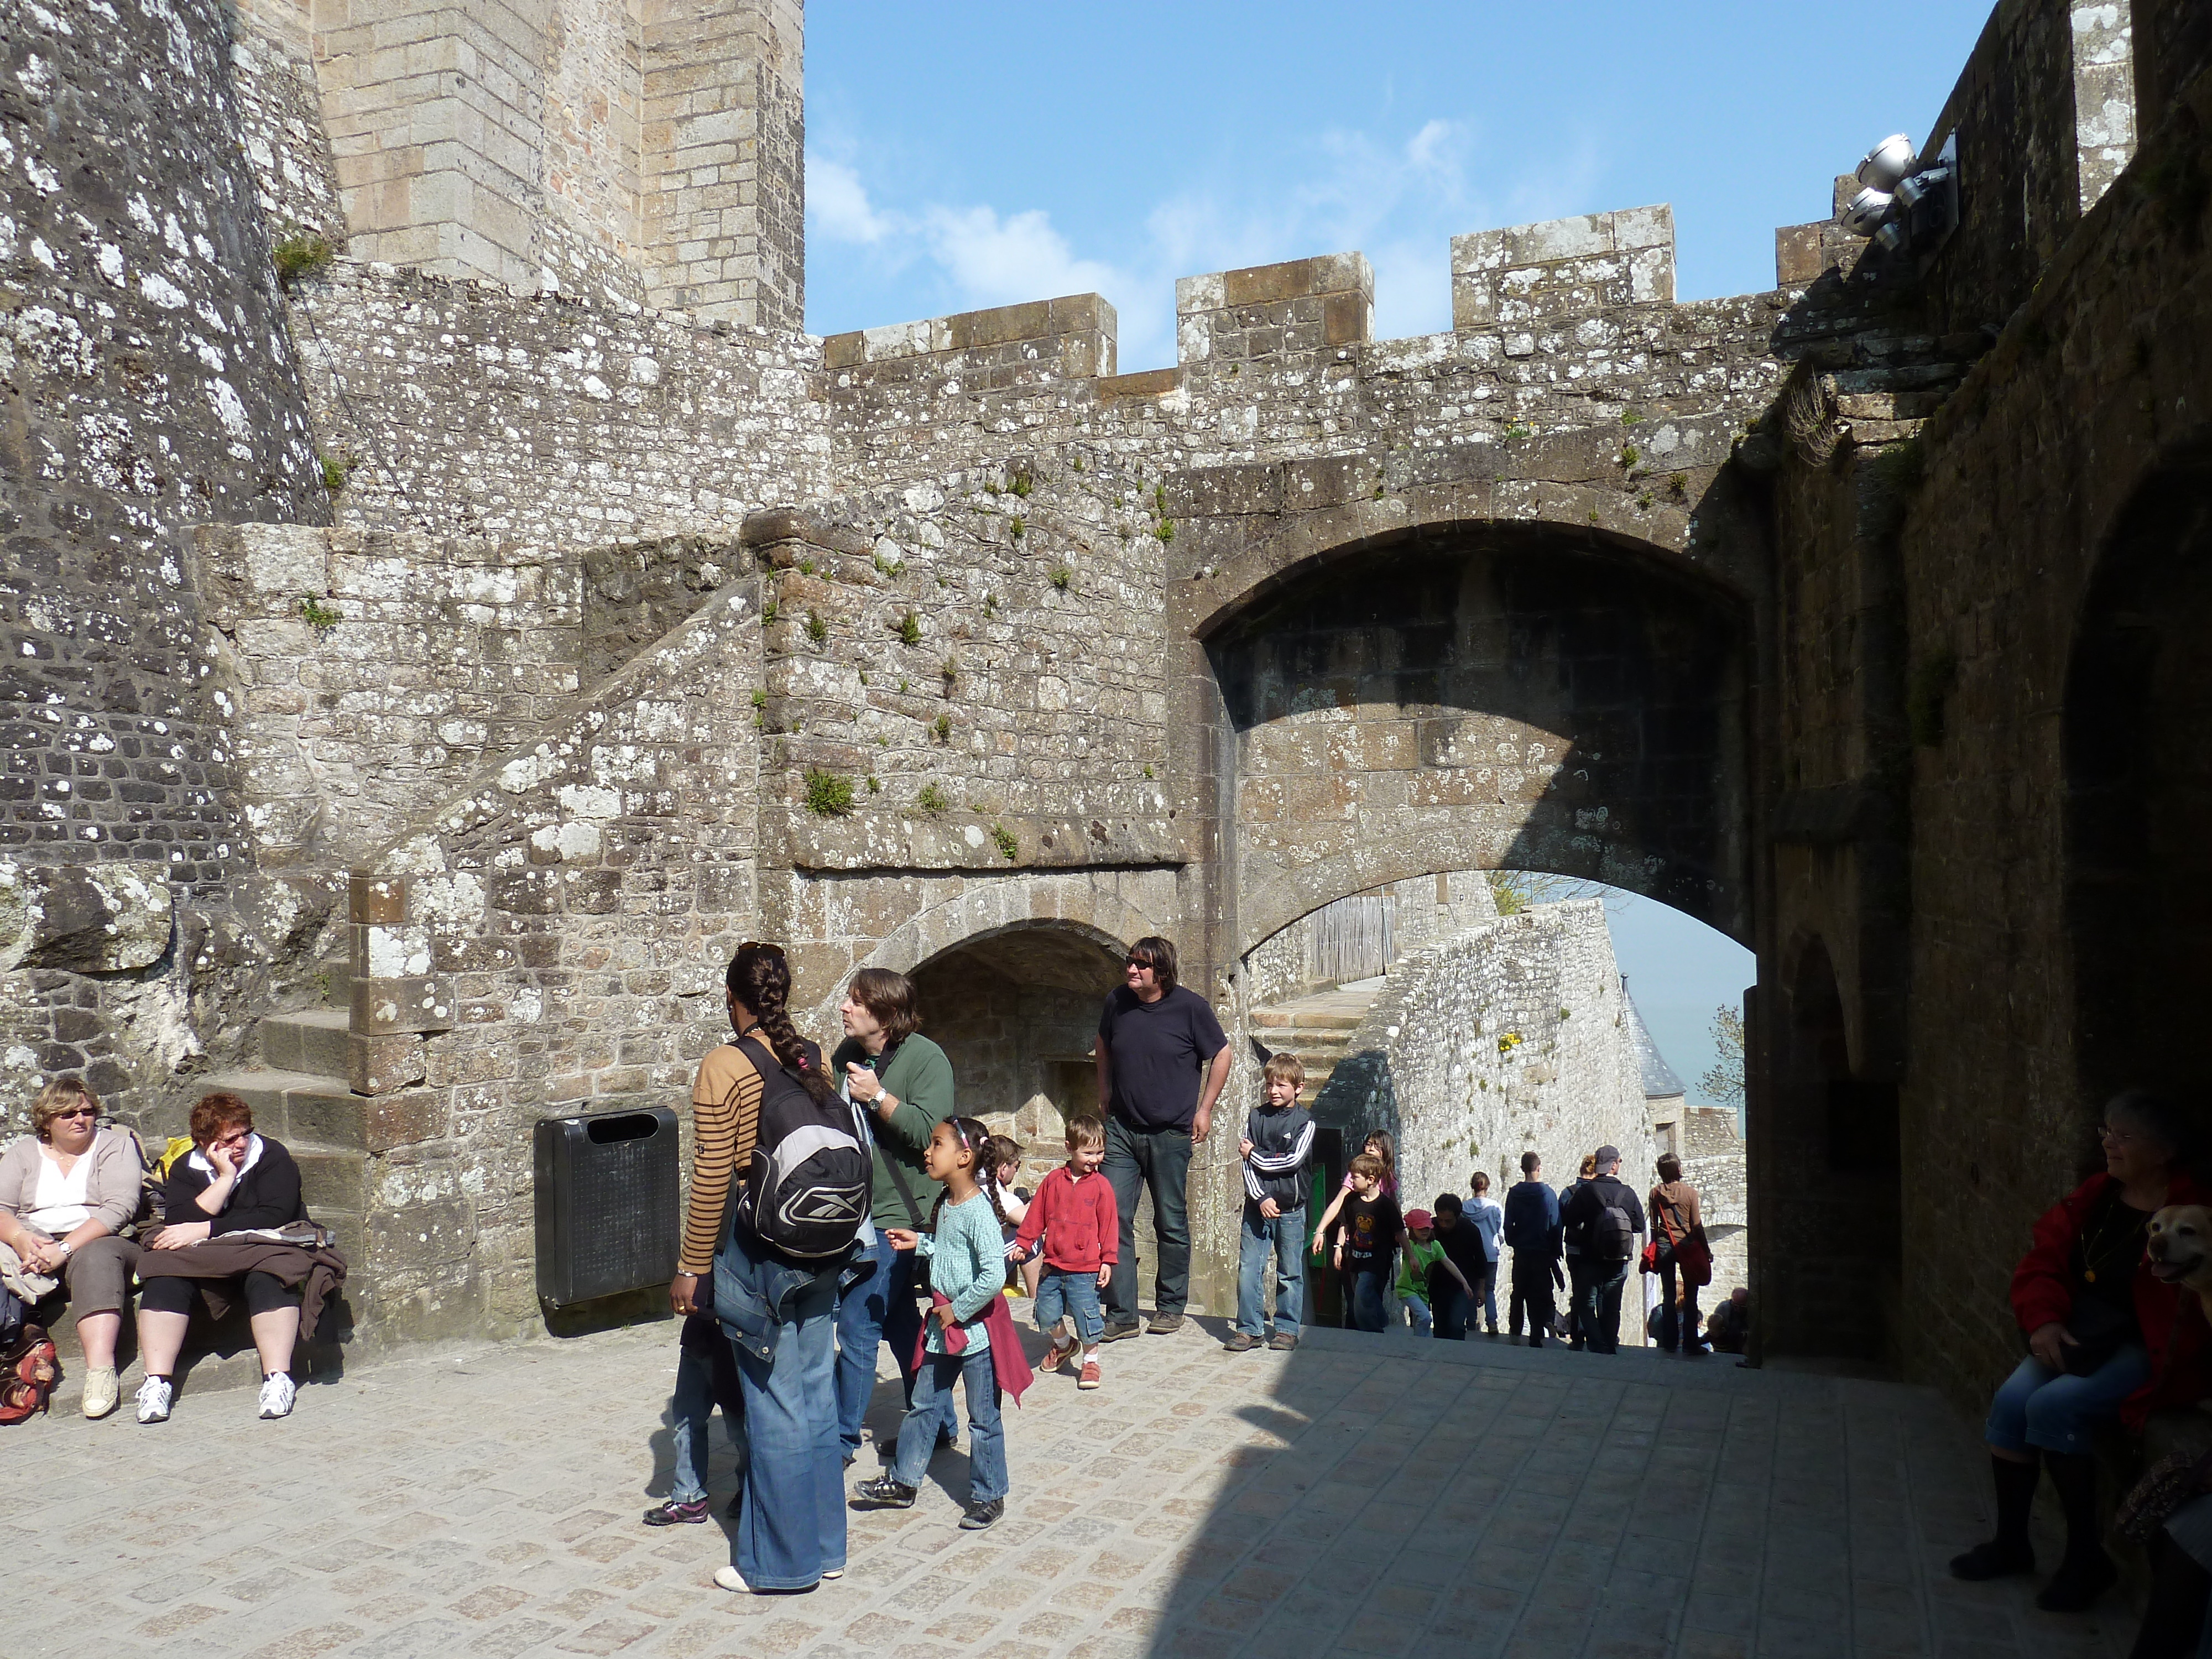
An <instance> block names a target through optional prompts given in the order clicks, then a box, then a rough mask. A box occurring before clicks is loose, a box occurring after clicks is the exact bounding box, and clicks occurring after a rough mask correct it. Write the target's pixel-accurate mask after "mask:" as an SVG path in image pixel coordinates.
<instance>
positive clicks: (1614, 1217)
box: [1583, 1181, 1636, 1261]
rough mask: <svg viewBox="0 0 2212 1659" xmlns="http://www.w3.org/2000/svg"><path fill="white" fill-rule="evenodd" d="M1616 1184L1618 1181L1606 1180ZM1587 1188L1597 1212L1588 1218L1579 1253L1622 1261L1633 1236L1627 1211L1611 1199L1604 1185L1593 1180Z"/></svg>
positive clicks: (1605, 1259)
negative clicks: (1594, 1200)
mask: <svg viewBox="0 0 2212 1659" xmlns="http://www.w3.org/2000/svg"><path fill="white" fill-rule="evenodd" d="M1609 1184H1611V1185H1613V1186H1616V1187H1617V1186H1619V1185H1620V1182H1611V1183H1609ZM1589 1191H1590V1194H1591V1195H1592V1196H1594V1197H1595V1199H1596V1200H1598V1203H1599V1205H1600V1206H1601V1207H1600V1209H1599V1210H1598V1212H1597V1213H1596V1214H1595V1215H1594V1216H1592V1217H1591V1218H1589V1228H1588V1231H1585V1232H1584V1234H1583V1255H1586V1256H1589V1258H1590V1259H1591V1260H1592V1261H1627V1260H1628V1257H1629V1254H1630V1249H1629V1247H1630V1243H1631V1241H1632V1240H1633V1239H1634V1238H1635V1237H1636V1228H1635V1226H1634V1225H1632V1223H1631V1222H1630V1221H1629V1218H1628V1212H1627V1211H1626V1209H1624V1208H1622V1207H1621V1206H1620V1205H1618V1204H1615V1203H1614V1202H1613V1200H1612V1198H1611V1196H1610V1195H1609V1194H1607V1192H1606V1191H1605V1188H1602V1187H1601V1186H1599V1185H1598V1184H1597V1182H1595V1181H1593V1182H1591V1183H1590V1185H1589Z"/></svg>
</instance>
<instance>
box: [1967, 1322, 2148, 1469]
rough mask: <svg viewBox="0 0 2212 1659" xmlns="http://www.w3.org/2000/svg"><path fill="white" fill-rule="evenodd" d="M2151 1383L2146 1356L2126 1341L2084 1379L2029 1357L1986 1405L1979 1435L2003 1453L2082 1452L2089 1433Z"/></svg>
mask: <svg viewBox="0 0 2212 1659" xmlns="http://www.w3.org/2000/svg"><path fill="white" fill-rule="evenodd" d="M2149 1381H2150V1355H2149V1354H2148V1353H2146V1352H2144V1351H2143V1349H2142V1345H2141V1344H2139V1343H2135V1342H2130V1343H2129V1344H2128V1345H2127V1346H2124V1347H2123V1348H2122V1349H2121V1350H2120V1351H2119V1352H2118V1353H2116V1354H2114V1355H2113V1356H2112V1358H2110V1359H2107V1360H2106V1362H2105V1363H2104V1364H2101V1365H2100V1366H2099V1367H2098V1368H2097V1369H2096V1370H2093V1371H2092V1372H2090V1373H2089V1375H2088V1376H2069V1375H2068V1374H2067V1373H2066V1372H2064V1371H2054V1370H2051V1367H2050V1366H2048V1365H2046V1364H2044V1363H2043V1362H2042V1361H2041V1360H2040V1359H2038V1358H2036V1357H2035V1356H2034V1355H2033V1354H2030V1355H2028V1357H2027V1358H2025V1359H2023V1360H2021V1362H2020V1364H2019V1365H2018V1366H2017V1367H2016V1368H2015V1370H2014V1371H2013V1374H2012V1375H2011V1376H2008V1377H2007V1378H2006V1379H2005V1381H2004V1386H2003V1387H2002V1388H2000V1389H1998V1390H1997V1394H1996V1399H1994V1400H1992V1401H1990V1420H1989V1422H1988V1424H1987V1425H1984V1428H1983V1430H1982V1437H1983V1438H1984V1440H1986V1441H1988V1442H1989V1443H1990V1444H1991V1445H1992V1446H1996V1447H2000V1448H2002V1449H2004V1450H2006V1451H2026V1450H2027V1449H2028V1448H2029V1447H2031V1446H2035V1447H2039V1448H2040V1449H2043V1450H2045V1451H2054V1452H2060V1453H2067V1454H2070V1453H2074V1452H2085V1451H2087V1450H2088V1449H2089V1434H2090V1431H2092V1430H2093V1429H2094V1428H2095V1427H2096V1426H2097V1425H2098V1424H2100V1423H2109V1422H2111V1421H2112V1419H2114V1418H2116V1417H2118V1415H2119V1413H2120V1401H2123V1400H2125V1399H2126V1398H2127V1397H2128V1396H2129V1395H2131V1394H2133V1393H2134V1392H2135V1391H2136V1389H2140V1388H2141V1387H2142V1385H2143V1384H2144V1383H2148V1382H2149Z"/></svg>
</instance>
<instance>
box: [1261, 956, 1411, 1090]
mask: <svg viewBox="0 0 2212 1659" xmlns="http://www.w3.org/2000/svg"><path fill="white" fill-rule="evenodd" d="M1382 988H1383V981H1382V980H1380V979H1367V980H1359V981H1355V982H1354V983H1352V984H1350V985H1341V986H1339V987H1337V988H1336V989H1335V990H1334V991H1319V992H1316V993H1315V994H1313V995H1311V996H1304V997H1292V998H1291V999H1289V1000H1286V1001H1283V1002H1274V1003H1268V1004H1267V1005H1265V1006H1261V1007H1258V1008H1255V1009H1254V1010H1252V1012H1251V1015H1250V1017H1249V1018H1250V1023H1251V1026H1252V1035H1253V1036H1255V1038H1256V1039H1258V1041H1259V1043H1260V1046H1261V1047H1262V1048H1265V1049H1267V1052H1268V1053H1269V1054H1296V1055H1297V1057H1298V1060H1299V1061H1300V1063H1301V1064H1303V1065H1304V1066H1305V1068H1306V1086H1305V1098H1306V1099H1307V1100H1309V1101H1310V1100H1312V1099H1314V1098H1315V1097H1316V1096H1318V1095H1319V1094H1320V1093H1321V1091H1322V1086H1323V1085H1326V1084H1327V1083H1328V1079H1329V1078H1330V1077H1331V1075H1333V1074H1334V1072H1335V1070H1336V1068H1337V1066H1338V1064H1339V1063H1340V1061H1342V1060H1343V1059H1344V1057H1345V1056H1346V1054H1349V1053H1350V1052H1351V1049H1352V1035H1353V1033H1354V1032H1356V1031H1357V1030H1358V1029H1359V1023H1360V1022H1361V1021H1362V1020H1364V1019H1365V1018H1367V1011H1368V1009H1369V1008H1370V1007H1371V1006H1373V1005H1374V1001H1375V998H1376V994H1377V993H1378V992H1380V991H1381V990H1382Z"/></svg>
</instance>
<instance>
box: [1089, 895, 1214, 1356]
mask: <svg viewBox="0 0 2212 1659" xmlns="http://www.w3.org/2000/svg"><path fill="white" fill-rule="evenodd" d="M1123 981H1124V982H1123V983H1122V984H1121V986H1120V987H1117V988H1116V989H1115V991H1114V992H1113V994H1111V995H1109V997H1108V998H1107V999H1106V1006H1105V1009H1104V1011H1103V1012H1101V1013H1100V1015H1099V1016H1098V1042H1097V1048H1095V1049H1094V1051H1093V1053H1094V1056H1095V1058H1096V1060H1097V1066H1098V1109H1099V1110H1100V1112H1101V1113H1103V1115H1104V1116H1105V1119H1106V1165H1105V1171H1106V1180H1107V1182H1108V1184H1109V1185H1110V1186H1111V1187H1112V1188H1114V1201H1115V1204H1116V1206H1119V1208H1120V1210H1121V1254H1120V1258H1119V1260H1117V1261H1115V1263H1114V1275H1113V1279H1112V1280H1111V1281H1110V1282H1109V1284H1108V1285H1107V1287H1106V1334H1105V1337H1104V1339H1103V1340H1106V1341H1108V1342H1115V1341H1119V1340H1121V1338H1123V1337H1125V1336H1134V1335H1135V1334H1137V1194H1138V1192H1139V1189H1140V1188H1148V1189H1149V1190H1150V1191H1151V1193H1152V1231H1153V1233H1154V1235H1155V1236H1156V1237H1158V1240H1159V1251H1160V1259H1159V1262H1158V1267H1157V1269H1156V1271H1155V1273H1154V1278H1153V1287H1152V1327H1151V1328H1152V1334H1153V1335H1155V1336H1164V1335H1166V1334H1168V1333H1169V1332H1170V1331H1173V1330H1175V1329H1176V1328H1178V1327H1180V1326H1181V1325H1182V1310H1183V1307H1184V1304H1186V1303H1187V1302H1188V1300H1189V1298H1190V1212H1189V1204H1188V1194H1187V1193H1186V1191H1185V1188H1186V1186H1187V1184H1188V1181H1189V1178H1190V1155H1191V1148H1192V1147H1193V1146H1195V1145H1197V1143H1199V1142H1200V1141H1202V1140H1204V1139H1206V1129H1207V1128H1208V1127H1209V1126H1210V1125H1211V1123H1212V1117H1213V1105H1214V1103H1215V1102H1216V1101H1218V1099H1220V1098H1221V1086H1222V1085H1224V1084H1225V1083H1226V1082H1228V1080H1229V1039H1228V1037H1227V1036H1225V1035H1223V1033H1222V1030H1221V1022H1220V1021H1219V1020H1218V1019H1216V1018H1214V1017H1213V1010H1212V1008H1211V1007H1209V1006H1207V1005H1206V999H1205V998H1204V997H1202V996H1200V995H1199V994H1197V993H1196V992H1195V991H1190V990H1186V989H1185V988H1184V987H1182V986H1180V985H1178V984H1176V948H1175V946H1174V945H1171V944H1170V943H1169V942H1168V941H1167V940H1166V939H1158V938H1152V939H1139V940H1138V941H1137V942H1136V943H1135V944H1134V945H1131V946H1130V947H1129V956H1128V960H1127V963H1125V964H1124V968H1123Z"/></svg>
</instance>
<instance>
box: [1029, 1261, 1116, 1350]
mask: <svg viewBox="0 0 2212 1659" xmlns="http://www.w3.org/2000/svg"><path fill="white" fill-rule="evenodd" d="M1063 1314H1064V1315H1066V1316H1067V1317H1068V1318H1070V1319H1072V1320H1073V1321H1074V1322H1075V1335H1076V1339H1077V1340H1079V1341H1080V1342H1081V1343H1082V1344H1083V1346H1085V1348H1095V1347H1097V1346H1098V1339H1099V1338H1100V1337H1102V1336H1103V1335H1104V1334H1106V1316H1104V1315H1103V1314H1102V1313H1100V1312H1099V1311H1098V1275H1097V1273H1096V1272H1091V1273H1082V1272H1079V1271H1076V1270H1073V1269H1070V1268H1064V1267H1047V1268H1046V1269H1045V1270H1044V1272H1043V1273H1042V1274H1040V1275H1039V1276H1038V1279H1037V1293H1036V1325H1037V1328H1038V1329H1039V1330H1041V1331H1042V1332H1043V1333H1044V1334H1046V1335H1047V1336H1053V1335H1056V1334H1058V1332H1059V1330H1060V1316H1062V1315H1063Z"/></svg>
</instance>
